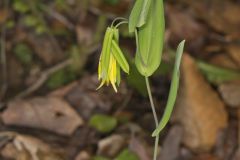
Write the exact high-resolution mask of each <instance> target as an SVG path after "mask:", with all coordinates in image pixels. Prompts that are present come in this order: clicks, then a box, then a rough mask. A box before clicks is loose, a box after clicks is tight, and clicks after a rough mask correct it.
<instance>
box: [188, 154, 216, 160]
mask: <svg viewBox="0 0 240 160" xmlns="http://www.w3.org/2000/svg"><path fill="white" fill-rule="evenodd" d="M192 160H220V159H219V158H218V157H216V156H214V155H210V154H203V155H199V156H196V157H194V158H193V159H192Z"/></svg>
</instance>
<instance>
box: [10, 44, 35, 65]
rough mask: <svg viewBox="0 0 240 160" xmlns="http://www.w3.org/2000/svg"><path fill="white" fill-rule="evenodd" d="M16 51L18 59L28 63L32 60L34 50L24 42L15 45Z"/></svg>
mask: <svg viewBox="0 0 240 160" xmlns="http://www.w3.org/2000/svg"><path fill="white" fill-rule="evenodd" d="M14 53H15V55H16V57H17V59H18V60H20V61H21V62H22V63H23V64H25V65H28V64H30V63H31V62H32V59H33V55H32V50H31V49H30V48H29V47H28V46H27V45H26V44H24V43H19V44H17V45H16V46H15V47H14Z"/></svg>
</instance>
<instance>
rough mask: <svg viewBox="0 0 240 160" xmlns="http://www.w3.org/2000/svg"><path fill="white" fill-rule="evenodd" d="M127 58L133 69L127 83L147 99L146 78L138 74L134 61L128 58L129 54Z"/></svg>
mask: <svg viewBox="0 0 240 160" xmlns="http://www.w3.org/2000/svg"><path fill="white" fill-rule="evenodd" d="M126 58H127V60H128V62H129V65H130V68H131V70H130V72H129V75H128V76H127V83H128V84H129V85H130V86H131V87H133V88H134V89H136V90H137V91H138V92H139V93H140V94H141V95H142V96H144V97H146V96H147V88H146V84H145V78H144V77H143V76H142V75H141V74H140V73H139V72H138V70H137V68H136V65H135V64H134V61H133V60H132V59H131V57H130V56H128V54H126Z"/></svg>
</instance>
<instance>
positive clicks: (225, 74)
mask: <svg viewBox="0 0 240 160" xmlns="http://www.w3.org/2000/svg"><path fill="white" fill-rule="evenodd" d="M197 65H198V67H199V68H200V70H201V71H202V72H203V74H204V75H205V76H206V77H207V79H208V81H210V82H211V83H214V84H220V83H223V82H227V81H231V80H238V79H240V72H239V71H236V70H231V69H226V68H222V67H217V66H214V65H211V64H208V63H204V62H200V61H199V62H198V63H197Z"/></svg>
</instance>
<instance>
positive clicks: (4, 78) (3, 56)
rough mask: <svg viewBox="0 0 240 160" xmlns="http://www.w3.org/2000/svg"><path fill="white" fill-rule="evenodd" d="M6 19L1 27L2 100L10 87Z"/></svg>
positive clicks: (0, 96)
mask: <svg viewBox="0 0 240 160" xmlns="http://www.w3.org/2000/svg"><path fill="white" fill-rule="evenodd" d="M4 2H5V5H6V6H5V8H6V10H7V9H8V0H6V1H4ZM5 21H6V19H5V20H4V22H3V26H2V29H1V32H2V35H1V65H2V83H3V85H2V86H1V93H0V100H2V99H3V98H4V96H5V93H6V91H7V88H8V83H7V59H6V46H5V39H6V27H5V25H4V24H5Z"/></svg>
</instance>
